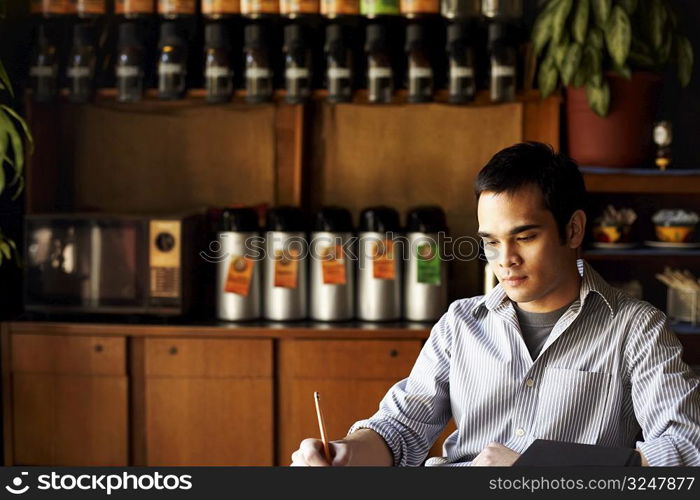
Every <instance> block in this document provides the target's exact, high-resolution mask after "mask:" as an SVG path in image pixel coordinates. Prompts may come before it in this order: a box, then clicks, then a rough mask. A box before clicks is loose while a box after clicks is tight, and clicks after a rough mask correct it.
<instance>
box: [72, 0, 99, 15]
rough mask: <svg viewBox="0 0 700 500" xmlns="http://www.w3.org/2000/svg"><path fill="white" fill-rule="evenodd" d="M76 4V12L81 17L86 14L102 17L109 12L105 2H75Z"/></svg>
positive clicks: (97, 0)
mask: <svg viewBox="0 0 700 500" xmlns="http://www.w3.org/2000/svg"><path fill="white" fill-rule="evenodd" d="M73 1H74V2H75V11H76V12H77V13H78V15H80V16H84V15H86V14H93V15H101V14H105V13H106V12H107V8H106V5H105V4H106V3H107V2H106V1H105V0H73Z"/></svg>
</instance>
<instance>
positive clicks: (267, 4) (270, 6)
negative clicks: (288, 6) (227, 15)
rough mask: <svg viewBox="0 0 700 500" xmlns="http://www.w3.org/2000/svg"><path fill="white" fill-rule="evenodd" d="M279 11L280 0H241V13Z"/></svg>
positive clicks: (251, 13) (270, 12) (256, 13)
mask: <svg viewBox="0 0 700 500" xmlns="http://www.w3.org/2000/svg"><path fill="white" fill-rule="evenodd" d="M279 12H280V3H279V0H241V13H242V14H244V15H247V16H250V15H259V14H279Z"/></svg>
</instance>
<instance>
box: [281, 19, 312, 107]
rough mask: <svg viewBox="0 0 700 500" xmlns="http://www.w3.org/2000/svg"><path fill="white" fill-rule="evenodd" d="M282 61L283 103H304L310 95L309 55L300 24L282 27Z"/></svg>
mask: <svg viewBox="0 0 700 500" xmlns="http://www.w3.org/2000/svg"><path fill="white" fill-rule="evenodd" d="M284 60H285V64H284V82H285V85H284V86H285V89H286V91H287V93H286V96H285V101H286V102H287V103H289V104H299V103H301V102H304V101H305V100H306V99H307V98H308V97H309V95H310V93H311V53H310V51H309V48H308V46H307V44H306V39H305V33H304V30H303V27H302V26H301V25H300V24H297V23H294V24H289V25H287V26H285V27H284Z"/></svg>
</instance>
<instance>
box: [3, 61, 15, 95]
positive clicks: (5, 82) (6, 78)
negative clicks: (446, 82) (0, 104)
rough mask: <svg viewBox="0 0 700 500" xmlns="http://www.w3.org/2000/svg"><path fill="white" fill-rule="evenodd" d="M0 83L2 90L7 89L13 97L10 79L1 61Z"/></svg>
mask: <svg viewBox="0 0 700 500" xmlns="http://www.w3.org/2000/svg"><path fill="white" fill-rule="evenodd" d="M0 83H2V86H3V88H5V89H7V91H8V92H9V93H10V95H11V96H12V97H14V96H15V92H14V91H13V90H12V82H10V77H9V75H8V74H7V71H5V66H3V64H2V61H0Z"/></svg>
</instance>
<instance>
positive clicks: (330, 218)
mask: <svg viewBox="0 0 700 500" xmlns="http://www.w3.org/2000/svg"><path fill="white" fill-rule="evenodd" d="M353 230H354V228H353V226H352V215H351V214H350V212H349V211H348V210H347V209H345V208H342V207H323V208H322V209H321V210H319V211H318V212H316V217H315V220H314V231H319V232H326V233H351V232H353Z"/></svg>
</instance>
